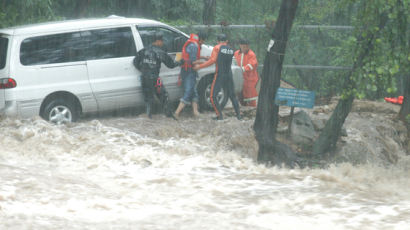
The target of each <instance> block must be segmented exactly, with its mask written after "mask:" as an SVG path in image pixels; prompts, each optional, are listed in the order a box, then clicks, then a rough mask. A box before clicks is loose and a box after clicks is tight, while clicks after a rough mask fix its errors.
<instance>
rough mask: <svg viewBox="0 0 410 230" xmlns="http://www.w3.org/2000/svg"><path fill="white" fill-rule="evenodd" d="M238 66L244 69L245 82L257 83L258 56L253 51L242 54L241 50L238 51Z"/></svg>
mask: <svg viewBox="0 0 410 230" xmlns="http://www.w3.org/2000/svg"><path fill="white" fill-rule="evenodd" d="M234 57H235V59H236V62H237V63H238V66H240V67H241V68H242V71H243V79H244V80H245V81H254V82H257V81H258V79H259V77H258V60H257V59H256V55H255V53H254V52H253V51H252V50H248V52H247V53H246V54H245V53H242V52H241V51H240V50H237V51H236V52H235V54H234Z"/></svg>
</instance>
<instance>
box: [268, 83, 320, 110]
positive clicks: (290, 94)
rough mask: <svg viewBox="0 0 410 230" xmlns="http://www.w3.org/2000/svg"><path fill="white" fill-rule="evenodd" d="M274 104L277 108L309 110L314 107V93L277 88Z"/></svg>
mask: <svg viewBox="0 0 410 230" xmlns="http://www.w3.org/2000/svg"><path fill="white" fill-rule="evenodd" d="M275 104H276V105H279V106H289V107H304V108H310V109H311V108H313V106H314V105H315V92H313V91H306V90H298V89H288V88H279V89H278V92H277V93H276V97H275Z"/></svg>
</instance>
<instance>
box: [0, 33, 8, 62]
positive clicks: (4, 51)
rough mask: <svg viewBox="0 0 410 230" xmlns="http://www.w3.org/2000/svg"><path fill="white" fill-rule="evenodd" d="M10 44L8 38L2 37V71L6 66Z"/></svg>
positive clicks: (0, 53)
mask: <svg viewBox="0 0 410 230" xmlns="http://www.w3.org/2000/svg"><path fill="white" fill-rule="evenodd" d="M8 43H9V39H8V38H3V37H0V69H4V67H5V66H6V58H7V46H8Z"/></svg>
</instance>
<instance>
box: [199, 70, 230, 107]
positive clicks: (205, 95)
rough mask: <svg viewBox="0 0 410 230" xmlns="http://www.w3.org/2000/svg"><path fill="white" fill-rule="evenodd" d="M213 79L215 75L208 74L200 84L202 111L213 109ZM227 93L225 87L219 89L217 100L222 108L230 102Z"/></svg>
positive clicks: (200, 105)
mask: <svg viewBox="0 0 410 230" xmlns="http://www.w3.org/2000/svg"><path fill="white" fill-rule="evenodd" d="M212 81H213V75H208V76H206V77H203V78H202V79H201V80H200V81H199V84H198V94H199V107H200V109H201V110H202V111H206V110H208V111H211V110H213V107H212V103H211V98H210V96H211V85H212ZM226 95H227V93H226V91H225V89H222V90H221V91H219V93H218V95H217V97H216V98H217V100H218V102H219V105H220V106H221V109H223V108H224V107H225V105H226V103H227V102H228V97H227V96H226Z"/></svg>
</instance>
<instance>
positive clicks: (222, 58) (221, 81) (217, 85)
mask: <svg viewBox="0 0 410 230" xmlns="http://www.w3.org/2000/svg"><path fill="white" fill-rule="evenodd" d="M233 54H234V51H233V49H231V48H230V47H229V46H228V45H226V44H222V45H221V46H220V47H219V53H218V58H217V61H216V66H217V70H216V75H215V77H214V81H213V83H212V86H211V102H212V104H213V106H214V108H215V112H216V114H217V119H218V120H222V119H223V117H222V113H221V106H220V105H219V102H218V100H215V99H216V98H217V95H218V93H219V91H221V89H222V88H224V89H225V91H226V93H227V94H228V95H227V96H228V98H229V99H230V100H231V102H232V105H233V108H234V109H235V113H236V115H237V118H238V119H241V115H240V112H239V103H238V100H237V99H236V96H235V88H234V83H233V77H232V69H231V65H232V57H233Z"/></svg>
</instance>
